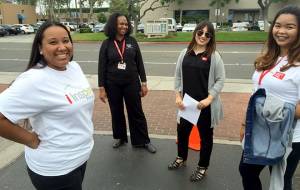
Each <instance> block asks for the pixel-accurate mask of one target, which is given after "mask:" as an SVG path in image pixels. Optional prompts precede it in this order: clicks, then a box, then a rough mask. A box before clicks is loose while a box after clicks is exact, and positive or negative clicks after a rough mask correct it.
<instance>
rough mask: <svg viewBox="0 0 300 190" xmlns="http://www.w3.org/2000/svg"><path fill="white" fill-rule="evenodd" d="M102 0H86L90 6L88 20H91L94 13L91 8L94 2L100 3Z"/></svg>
mask: <svg viewBox="0 0 300 190" xmlns="http://www.w3.org/2000/svg"><path fill="white" fill-rule="evenodd" d="M103 1H104V0H88V3H89V6H90V13H89V16H88V22H90V21H91V18H92V16H93V14H94V11H93V8H94V6H95V4H96V3H98V5H101V4H102V3H103Z"/></svg>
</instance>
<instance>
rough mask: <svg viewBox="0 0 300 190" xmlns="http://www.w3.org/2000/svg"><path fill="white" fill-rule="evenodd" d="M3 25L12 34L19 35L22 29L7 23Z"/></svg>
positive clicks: (7, 32)
mask: <svg viewBox="0 0 300 190" xmlns="http://www.w3.org/2000/svg"><path fill="white" fill-rule="evenodd" d="M1 26H2V27H3V28H4V30H5V31H6V34H7V35H11V34H14V35H17V34H19V33H20V29H19V28H17V27H12V26H10V25H6V24H3V25H1Z"/></svg>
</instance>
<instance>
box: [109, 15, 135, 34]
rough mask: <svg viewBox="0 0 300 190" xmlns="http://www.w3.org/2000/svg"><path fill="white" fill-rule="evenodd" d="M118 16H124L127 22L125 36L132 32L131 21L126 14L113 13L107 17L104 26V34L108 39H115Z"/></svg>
mask: <svg viewBox="0 0 300 190" xmlns="http://www.w3.org/2000/svg"><path fill="white" fill-rule="evenodd" d="M120 16H124V17H125V18H126V20H127V22H128V30H127V32H126V34H125V36H129V35H130V34H131V33H132V26H131V22H130V21H129V19H128V16H127V15H124V14H122V13H113V14H112V15H110V17H109V18H108V21H107V23H106V25H105V27H104V34H105V35H106V36H107V37H108V38H109V39H115V37H116V35H117V21H118V17H120Z"/></svg>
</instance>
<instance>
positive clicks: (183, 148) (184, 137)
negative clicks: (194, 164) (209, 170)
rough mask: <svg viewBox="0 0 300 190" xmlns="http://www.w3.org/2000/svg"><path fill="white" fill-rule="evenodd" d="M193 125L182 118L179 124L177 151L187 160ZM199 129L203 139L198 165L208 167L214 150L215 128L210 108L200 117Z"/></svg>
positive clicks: (204, 110) (203, 111)
mask: <svg viewBox="0 0 300 190" xmlns="http://www.w3.org/2000/svg"><path fill="white" fill-rule="evenodd" d="M192 127H193V124H192V123H190V122H189V121H187V120H185V119H183V118H180V124H177V139H178V145H177V151H178V156H179V157H181V158H183V160H187V157H188V144H189V136H190V133H191V131H192ZM197 127H198V130H199V133H200V138H201V149H200V159H199V162H198V165H199V166H201V167H208V166H209V162H210V156H211V152H212V148H213V128H211V114H210V106H209V107H207V108H205V109H203V110H202V112H201V115H200V117H199V120H198V123H197Z"/></svg>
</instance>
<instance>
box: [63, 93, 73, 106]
mask: <svg viewBox="0 0 300 190" xmlns="http://www.w3.org/2000/svg"><path fill="white" fill-rule="evenodd" d="M65 96H66V98H67V100H68V101H69V103H70V104H73V102H72V100H71V98H70V97H69V96H68V95H67V94H66V95H65Z"/></svg>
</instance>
